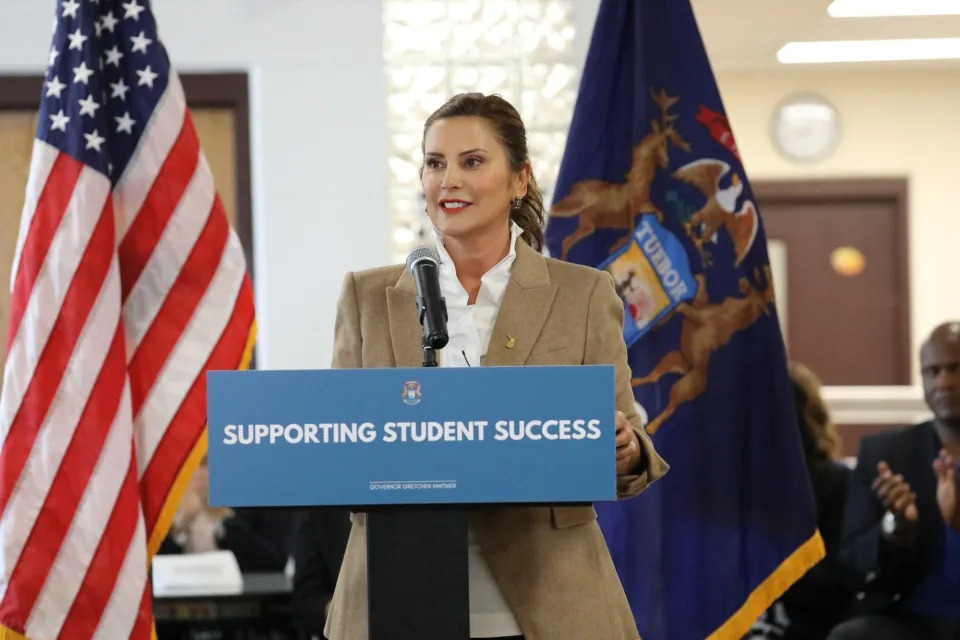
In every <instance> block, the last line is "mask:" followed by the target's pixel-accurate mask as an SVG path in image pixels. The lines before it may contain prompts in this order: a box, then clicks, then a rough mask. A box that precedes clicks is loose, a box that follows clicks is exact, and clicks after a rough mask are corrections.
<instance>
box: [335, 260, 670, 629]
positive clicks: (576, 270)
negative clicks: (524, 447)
mask: <svg viewBox="0 0 960 640" xmlns="http://www.w3.org/2000/svg"><path fill="white" fill-rule="evenodd" d="M415 295H416V286H415V284H414V281H413V277H412V276H411V275H410V274H409V273H408V272H406V271H405V270H404V269H403V266H402V265H397V266H392V267H382V268H378V269H372V270H369V271H363V272H358V273H351V274H347V277H346V279H345V280H344V284H343V291H342V292H341V294H340V301H339V304H338V307H337V320H336V328H335V343H334V353H333V366H334V368H369V367H419V366H420V365H421V361H422V359H423V358H422V353H423V352H422V349H421V346H420V340H421V339H420V335H421V328H420V323H419V320H418V318H417V310H416V303H415ZM622 322H623V303H622V302H621V300H620V298H619V297H618V296H617V294H616V291H615V290H614V287H613V278H611V277H610V275H609V274H607V273H605V272H603V271H599V270H597V269H591V268H588V267H582V266H578V265H574V264H570V263H566V262H560V261H558V260H551V259H549V258H544V257H543V256H542V255H540V254H539V253H537V252H536V251H534V250H533V249H532V248H530V247H529V246H528V245H527V244H526V243H525V242H523V241H520V242H518V243H517V259H516V262H515V263H514V265H513V271H512V273H511V278H510V282H509V284H508V285H507V289H506V292H505V293H504V296H503V301H502V303H501V306H500V312H499V315H498V316H497V320H496V324H495V325H494V328H493V333H492V334H491V337H490V346H489V348H488V350H487V356H486V362H485V364H486V365H487V366H520V365H576V364H614V365H615V373H616V375H615V378H616V404H617V409H619V410H620V411H623V412H624V413H625V414H626V415H627V418H628V419H629V420H630V422H631V424H632V425H633V427H634V430H635V431H636V433H637V436H638V438H639V440H640V444H641V448H642V449H643V459H642V462H641V466H640V468H639V469H638V471H637V473H636V475H630V476H625V477H622V478H618V482H617V491H618V494H619V496H620V497H621V498H630V497H633V496H635V495H637V494H638V493H640V491H642V490H643V489H644V488H646V487H647V486H648V485H649V484H650V483H651V482H653V481H654V480H656V479H657V478H659V477H660V476H662V475H663V474H664V473H666V471H667V468H668V467H667V464H666V463H665V462H664V461H663V460H662V459H661V458H660V456H659V455H657V453H656V452H655V451H654V449H653V446H652V444H651V442H650V438H649V437H648V436H647V434H646V433H645V432H644V430H643V428H642V425H641V422H640V418H639V416H638V415H637V412H636V409H635V406H634V399H633V392H632V389H631V387H630V370H629V367H628V365H627V354H626V347H625V345H624V341H623V333H622V331H623V326H622ZM507 336H511V337H513V339H514V345H515V346H514V347H513V348H512V349H508V348H507V347H506V343H507ZM541 391H542V390H539V389H531V390H530V393H540V392H541ZM610 455H611V456H613V455H614V452H613V451H610ZM596 517H597V514H596V512H595V511H594V509H593V507H590V506H568V507H564V506H557V507H537V508H529V507H513V508H510V507H503V508H495V509H478V510H476V511H474V512H473V513H472V514H471V515H470V527H471V530H472V531H473V533H474V535H475V536H476V539H477V541H478V543H479V545H480V548H481V551H482V552H483V555H484V557H485V558H486V560H487V563H488V564H489V566H490V571H491V573H492V574H493V577H494V579H495V580H496V582H497V584H498V585H499V587H500V590H501V591H502V592H503V596H504V598H505V599H506V601H507V604H508V605H509V606H510V609H511V610H512V611H513V614H514V616H515V617H516V619H517V622H518V624H519V625H520V629H521V630H522V631H523V634H524V636H525V637H526V639H527V640H588V639H589V640H636V638H637V637H638V634H637V628H636V625H635V624H634V621H633V615H632V614H631V612H630V607H629V605H628V603H627V599H626V596H625V595H624V593H623V588H622V587H621V585H620V581H619V579H618V577H617V574H616V571H615V569H614V566H613V562H612V561H611V559H610V553H609V551H608V550H607V547H606V544H605V542H604V539H603V534H602V533H601V531H600V528H599V526H598V525H597V522H596ZM352 519H353V527H352V530H351V533H350V539H349V542H348V543H347V550H346V555H345V556H344V559H343V566H342V568H341V570H340V577H339V580H338V581H337V587H336V592H335V593H334V596H333V603H332V605H331V612H330V616H329V617H328V621H327V627H326V630H325V632H326V635H327V637H328V638H330V639H331V640H366V638H367V583H366V574H367V567H366V555H367V554H366V530H365V522H364V517H363V516H362V515H359V514H355V515H354V516H353V517H352Z"/></svg>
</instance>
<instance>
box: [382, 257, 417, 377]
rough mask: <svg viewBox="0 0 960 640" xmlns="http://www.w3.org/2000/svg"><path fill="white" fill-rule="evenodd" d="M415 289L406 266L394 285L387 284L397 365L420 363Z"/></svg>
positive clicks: (391, 334)
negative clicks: (388, 285)
mask: <svg viewBox="0 0 960 640" xmlns="http://www.w3.org/2000/svg"><path fill="white" fill-rule="evenodd" d="M416 290H417V289H416V284H415V283H414V281H413V276H412V275H410V272H408V271H406V270H404V272H403V275H401V276H400V279H399V280H397V284H396V285H395V286H393V287H388V288H387V314H388V317H389V322H390V341H391V342H392V343H393V357H394V359H395V360H396V362H397V366H398V367H419V366H420V365H421V364H423V343H422V337H421V330H420V318H419V317H418V316H417V294H416Z"/></svg>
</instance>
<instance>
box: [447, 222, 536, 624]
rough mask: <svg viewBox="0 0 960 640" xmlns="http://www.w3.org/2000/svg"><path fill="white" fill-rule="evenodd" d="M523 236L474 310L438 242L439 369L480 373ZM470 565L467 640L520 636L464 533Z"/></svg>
mask: <svg viewBox="0 0 960 640" xmlns="http://www.w3.org/2000/svg"><path fill="white" fill-rule="evenodd" d="M522 232H523V230H522V229H521V228H520V227H519V225H517V223H515V222H514V223H512V225H511V228H510V253H508V254H507V255H506V256H505V257H504V258H503V260H501V261H500V262H498V263H497V264H496V265H495V266H494V267H493V268H492V269H490V270H489V271H487V273H485V274H484V275H483V277H482V278H480V291H479V293H478V294H477V300H476V302H475V303H474V304H472V305H468V304H467V291H466V290H465V289H464V288H463V285H462V284H460V280H459V279H457V270H456V267H455V266H454V264H453V261H452V260H451V259H450V255H449V254H448V253H447V251H446V249H445V248H444V246H443V242H441V241H440V240H441V239H440V238H439V237H438V241H437V253H439V254H440V292H441V293H442V295H443V297H444V298H445V299H446V303H447V316H448V319H447V332H448V334H449V337H450V339H449V342H447V346H446V347H444V348H443V350H442V351H441V352H440V358H439V360H440V366H442V367H468V366H470V367H478V366H480V365H482V364H483V362H484V360H485V358H486V353H487V346H488V345H489V343H490V334H491V333H492V332H493V325H494V323H495V322H496V320H497V314H498V313H499V311H500V302H501V301H502V300H503V294H504V292H505V291H506V289H507V283H508V282H510V272H511V270H512V269H513V263H514V261H516V259H517V250H516V244H517V238H519V237H520V234H521V233H522ZM467 548H468V554H467V555H468V558H469V561H470V566H469V571H470V637H471V638H496V637H500V636H518V635H521V632H520V627H519V626H518V625H517V621H516V619H515V618H514V617H513V613H511V611H510V607H509V606H508V605H507V603H506V601H505V600H504V599H503V594H501V593H500V588H499V587H498V586H497V583H496V582H495V581H494V579H493V576H492V575H491V573H490V568H489V566H488V565H487V561H486V560H485V559H484V557H483V554H482V553H481V551H480V545H478V544H477V542H476V540H475V539H474V537H473V535H472V533H471V532H469V531H468V533H467Z"/></svg>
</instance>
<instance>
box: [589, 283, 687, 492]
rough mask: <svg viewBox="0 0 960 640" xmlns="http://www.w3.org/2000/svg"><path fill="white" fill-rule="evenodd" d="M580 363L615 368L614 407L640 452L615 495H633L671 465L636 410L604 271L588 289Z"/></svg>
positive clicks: (618, 312) (617, 305)
mask: <svg viewBox="0 0 960 640" xmlns="http://www.w3.org/2000/svg"><path fill="white" fill-rule="evenodd" d="M583 363H584V364H612V365H613V367H614V388H615V390H616V406H617V409H618V410H619V411H622V412H623V413H624V415H626V416H627V420H629V421H630V424H631V425H632V426H633V430H634V432H635V433H636V434H637V440H638V441H639V443H640V454H641V455H640V461H639V462H638V463H637V467H636V469H634V472H633V473H630V474H628V475H624V476H619V477H618V478H617V497H619V498H632V497H633V496H635V495H637V494H639V493H640V492H641V491H643V490H644V489H645V488H647V487H648V486H649V485H650V483H652V482H653V481H654V480H656V479H657V478H660V477H661V476H663V474H665V473H666V472H667V470H668V469H669V468H670V467H669V466H668V465H667V463H666V462H664V460H663V458H661V457H660V455H659V454H658V453H657V452H656V450H655V449H654V448H653V442H652V441H651V440H650V436H648V435H647V432H646V430H644V428H643V423H642V422H641V418H640V415H639V414H638V413H637V408H636V404H635V401H634V397H633V387H632V386H631V385H630V379H631V373H630V365H629V364H628V362H627V345H626V343H625V342H624V341H623V301H622V300H620V296H618V295H617V291H616V288H615V287H614V284H613V276H611V275H610V274H609V273H607V272H606V271H598V277H597V279H596V281H595V282H594V285H593V290H592V291H591V292H590V303H589V310H588V312H587V340H586V347H585V349H584V360H583Z"/></svg>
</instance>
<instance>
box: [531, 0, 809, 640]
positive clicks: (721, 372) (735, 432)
mask: <svg viewBox="0 0 960 640" xmlns="http://www.w3.org/2000/svg"><path fill="white" fill-rule="evenodd" d="M555 194H556V195H555V199H554V202H553V205H552V207H551V211H550V217H549V223H548V226H547V245H548V249H549V251H550V254H551V255H552V256H553V257H555V258H561V259H563V260H568V261H571V262H577V263H580V264H588V265H592V266H595V267H597V268H600V269H605V270H607V271H609V272H610V273H611V274H612V275H613V278H614V281H615V283H616V287H617V291H618V293H619V294H620V297H621V298H622V299H623V305H624V330H623V337H624V340H625V341H626V343H627V345H628V350H629V358H630V366H631V368H632V372H633V380H632V384H633V388H634V394H635V396H636V399H637V401H638V402H639V403H640V404H641V405H642V406H643V407H644V409H645V411H646V413H647V416H648V424H647V429H648V431H649V433H650V434H651V435H652V436H653V439H654V442H655V444H656V446H657V449H658V450H659V451H660V453H661V454H662V455H663V456H664V458H665V459H666V460H667V462H669V463H670V465H671V470H670V473H669V474H667V476H666V477H664V479H663V480H661V481H659V482H657V483H655V484H654V485H653V486H652V487H651V488H650V489H649V490H648V491H647V492H646V493H644V494H643V495H642V496H641V497H640V498H638V499H636V500H630V501H625V502H620V503H613V504H599V505H597V508H598V512H599V516H600V523H601V527H602V529H603V531H604V535H605V536H606V539H607V542H608V545H609V547H610V551H611V554H612V555H613V558H614V562H615V564H616V567H617V571H618V573H619V575H620V578H621V581H622V583H623V586H624V589H625V590H626V592H627V597H628V598H629V600H630V604H631V607H632V609H633V612H634V615H635V617H636V620H637V624H638V626H639V628H640V632H641V635H642V636H643V638H644V640H666V639H674V638H684V639H685V638H706V637H710V636H711V635H713V637H717V638H720V637H722V638H736V637H739V636H740V635H742V634H743V633H744V632H745V631H747V629H749V627H750V626H751V624H752V623H753V621H754V620H755V619H756V618H757V617H758V616H759V615H760V614H761V613H762V612H763V611H764V610H765V609H766V608H767V607H768V606H769V605H770V604H771V603H772V602H773V601H774V600H776V599H777V598H778V597H779V596H780V595H781V594H782V593H783V592H784V591H785V590H786V589H787V588H788V587H789V586H790V585H791V584H792V583H793V582H794V581H795V580H796V579H798V578H799V577H800V576H802V575H803V573H804V572H806V571H807V569H809V568H810V567H812V566H813V565H814V564H816V563H817V562H818V561H819V560H820V559H821V558H822V557H823V554H824V549H823V542H822V540H821V538H820V535H819V533H818V532H817V529H816V514H815V509H814V505H813V497H812V493H811V490H810V484H809V480H808V477H807V473H806V466H805V464H804V460H803V454H802V450H801V443H800V438H799V433H798V430H797V425H796V421H795V417H794V410H793V395H792V393H791V390H790V386H789V379H788V373H787V364H786V354H785V349H784V344H783V338H782V336H781V334H780V328H779V324H778V322H777V313H776V307H775V304H774V303H775V300H774V289H773V282H771V274H770V266H769V262H768V257H767V247H766V240H765V238H764V233H763V226H762V224H761V219H760V215H759V212H758V210H757V205H756V201H755V200H754V196H753V193H752V192H751V189H750V184H749V182H748V180H747V176H746V174H745V173H744V170H743V166H742V164H741V160H740V155H739V152H738V150H737V146H736V143H735V142H734V138H733V134H732V132H731V130H730V125H729V123H728V122H727V118H726V116H725V114H724V107H723V104H722V102H721V100H720V94H719V92H718V90H717V86H716V81H715V80H714V77H713V73H712V71H711V69H710V64H709V62H708V60H707V56H706V52H705V51H704V48H703V44H702V42H701V39H700V34H699V31H698V29H697V25H696V21H695V19H694V16H693V12H692V10H691V7H690V4H689V0H604V1H603V3H602V4H601V7H600V11H599V14H598V17H597V21H596V26H595V28H594V33H593V39H592V42H591V46H590V52H589V55H588V57H587V62H586V66H585V69H584V72H583V78H582V80H581V85H580V92H579V96H578V98H577V105H576V110H575V112H574V117H573V122H572V124H571V126H570V135H569V139H568V142H567V147H566V151H565V154H564V158H563V164H562V166H561V169H560V175H559V177H558V181H557V188H556V191H555Z"/></svg>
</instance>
